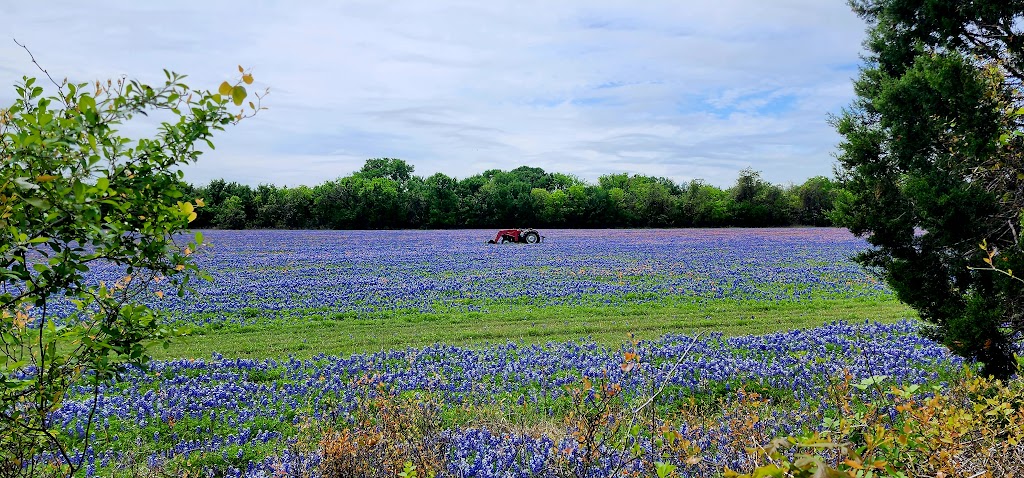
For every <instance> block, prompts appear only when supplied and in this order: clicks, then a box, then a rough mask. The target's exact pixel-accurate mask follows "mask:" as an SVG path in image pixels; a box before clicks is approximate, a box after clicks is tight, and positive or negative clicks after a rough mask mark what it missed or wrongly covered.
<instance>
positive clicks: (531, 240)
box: [523, 231, 540, 244]
mask: <svg viewBox="0 0 1024 478" xmlns="http://www.w3.org/2000/svg"><path fill="white" fill-rule="evenodd" d="M523 238H524V239H525V240H526V241H525V242H526V243H527V244H536V243H538V242H540V234H537V233H536V232H535V231H530V232H527V233H526V234H524V235H523Z"/></svg>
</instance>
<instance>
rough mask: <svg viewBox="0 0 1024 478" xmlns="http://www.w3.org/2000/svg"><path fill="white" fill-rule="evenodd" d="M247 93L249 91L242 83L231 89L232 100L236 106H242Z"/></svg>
mask: <svg viewBox="0 0 1024 478" xmlns="http://www.w3.org/2000/svg"><path fill="white" fill-rule="evenodd" d="M247 95H248V93H247V92H246V91H245V87H244V86H242V85H238V86H236V87H234V88H232V89H231V100H232V101H233V102H234V103H235V106H242V102H244V101H245V97H246V96H247Z"/></svg>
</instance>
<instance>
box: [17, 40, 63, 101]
mask: <svg viewBox="0 0 1024 478" xmlns="http://www.w3.org/2000/svg"><path fill="white" fill-rule="evenodd" d="M12 40H14V44H15V45H18V46H20V47H21V48H23V49H24V50H25V52H26V53H28V57H29V58H31V59H32V63H33V64H35V65H36V68H39V71H41V72H43V74H44V75H46V77H47V78H49V79H50V83H53V86H56V87H57V88H58V89H59V88H63V85H61V84H60V83H57V80H54V79H53V77H52V76H50V72H48V71H46V68H43V65H40V64H39V62H38V61H36V56H35V55H33V54H32V50H29V49H28V47H27V46H25V45H23V44H21V43H18V40H17V39H13V38H12Z"/></svg>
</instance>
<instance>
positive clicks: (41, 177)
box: [36, 174, 57, 183]
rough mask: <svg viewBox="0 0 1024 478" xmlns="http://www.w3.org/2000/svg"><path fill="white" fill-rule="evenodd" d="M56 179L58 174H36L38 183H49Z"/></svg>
mask: <svg viewBox="0 0 1024 478" xmlns="http://www.w3.org/2000/svg"><path fill="white" fill-rule="evenodd" d="M54 179H57V176H54V175H52V174H40V175H39V176H36V182H37V183H48V182H50V181H53V180H54Z"/></svg>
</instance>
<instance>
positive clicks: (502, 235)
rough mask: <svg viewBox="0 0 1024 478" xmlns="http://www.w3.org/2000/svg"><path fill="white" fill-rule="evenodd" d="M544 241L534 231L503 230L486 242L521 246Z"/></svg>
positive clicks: (542, 237)
mask: <svg viewBox="0 0 1024 478" xmlns="http://www.w3.org/2000/svg"><path fill="white" fill-rule="evenodd" d="M543 240H544V236H542V235H540V233H539V232H537V230H536V229H504V230H501V231H498V234H497V235H496V236H494V239H491V240H489V241H487V243H488V244H503V243H506V242H518V243H522V244H537V243H539V242H541V241H543Z"/></svg>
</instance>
